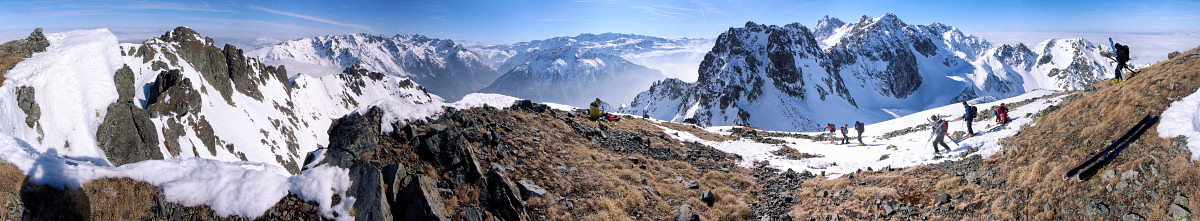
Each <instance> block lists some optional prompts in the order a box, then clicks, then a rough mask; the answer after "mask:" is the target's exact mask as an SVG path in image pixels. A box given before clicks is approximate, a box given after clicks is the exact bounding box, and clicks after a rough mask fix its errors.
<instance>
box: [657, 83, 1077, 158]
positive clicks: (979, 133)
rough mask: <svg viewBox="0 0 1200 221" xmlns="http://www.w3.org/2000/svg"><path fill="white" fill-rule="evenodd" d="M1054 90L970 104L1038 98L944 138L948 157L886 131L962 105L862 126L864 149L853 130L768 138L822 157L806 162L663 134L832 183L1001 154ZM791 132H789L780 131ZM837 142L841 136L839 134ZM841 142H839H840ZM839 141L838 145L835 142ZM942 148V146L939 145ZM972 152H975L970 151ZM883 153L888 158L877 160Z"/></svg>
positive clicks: (1052, 101) (920, 139)
mask: <svg viewBox="0 0 1200 221" xmlns="http://www.w3.org/2000/svg"><path fill="white" fill-rule="evenodd" d="M1054 93H1055V92H1054V91H1046V90H1036V91H1033V92H1030V93H1026V94H1023V95H1019V96H1015V97H1011V98H1007V99H1003V100H999V101H993V102H989V103H981V104H975V105H974V106H975V107H976V108H978V109H980V110H987V109H990V108H992V107H994V106H997V105H999V104H1000V103H1006V104H1007V103H1014V102H1019V101H1023V100H1026V99H1031V98H1040V99H1038V100H1035V101H1033V102H1031V103H1029V104H1026V105H1024V106H1021V107H1018V108H1011V107H1010V110H1009V116H1010V117H1013V118H1015V119H1014V120H1013V121H1012V122H1011V123H1009V124H1008V125H1007V126H1004V127H1000V128H998V129H997V130H996V131H991V132H984V130H985V129H986V128H987V127H988V126H990V125H989V124H994V119H982V118H979V117H976V119H977V120H978V121H976V122H974V123H973V124H972V126H973V127H974V128H973V129H975V133H976V136H975V137H972V138H967V139H965V140H964V141H962V142H961V143H959V144H957V145H956V144H955V143H954V142H953V141H951V140H950V138H949V137H947V138H946V140H945V142H946V144H948V145H950V148H951V152H950V153H942V154H934V153H933V149H932V147H930V146H931V144H930V138H931V137H930V132H929V130H928V129H926V130H923V131H916V132H912V133H909V134H905V135H901V136H898V137H893V138H891V139H882V138H881V137H882V136H883V134H884V133H887V132H891V131H896V130H900V129H904V128H908V127H914V126H917V125H919V124H923V123H928V119H929V116H932V115H935V114H936V115H940V116H950V117H948V118H949V119H953V118H957V117H960V116H962V115H963V113H964V108H963V106H962V105H961V104H958V103H955V104H951V105H946V106H943V107H939V108H934V109H930V110H926V111H921V112H917V113H915V114H910V115H907V116H904V117H900V118H896V119H892V120H888V121H884V122H880V123H875V124H870V125H866V127H865V130H864V133H863V136H864V138H863V141H864V142H866V143H867V146H858V141H857V139H854V138H853V136H856V135H857V131H854V130H853V129H849V132H850V133H848V134H847V135H848V136H850V137H851V140H850V143H852V144H850V145H841V144H830V143H828V142H816V141H811V140H807V139H799V138H791V137H772V138H775V139H780V140H783V141H786V142H787V144H785V145H786V146H787V147H791V148H793V149H796V150H797V151H799V152H801V153H809V154H816V155H821V156H822V157H816V158H807V159H800V160H791V159H787V158H785V157H783V156H778V155H775V154H772V153H771V151H775V150H778V149H780V148H781V147H780V146H776V145H770V144H763V143H757V142H754V141H751V140H747V139H741V140H733V141H725V142H713V141H707V140H703V139H699V138H697V137H696V136H695V135H693V134H691V133H688V132H684V131H676V130H671V129H668V128H662V127H660V128H662V129H663V131H664V132H666V133H667V134H668V135H671V136H672V137H674V138H676V139H679V140H681V141H695V142H699V143H702V144H705V145H708V146H712V147H713V148H716V149H719V150H721V151H725V152H728V153H733V154H738V155H740V156H742V160H743V161H742V162H740V163H739V164H738V165H740V166H744V167H752V166H753V164H754V163H753V162H755V161H767V162H769V164H770V167H773V168H777V169H781V170H787V169H792V170H795V171H805V170H807V171H809V172H813V173H820V172H825V173H826V174H827V178H830V179H833V178H838V177H841V176H842V175H845V174H848V173H851V172H854V171H857V170H859V169H863V170H865V169H867V168H868V167H869V168H873V169H879V168H884V167H910V166H915V165H923V164H932V163H939V162H944V161H949V160H957V159H962V158H963V157H968V156H970V155H980V156H982V157H984V158H987V157H990V156H992V155H995V154H996V153H1000V152H1001V151H1004V147H1003V146H1001V145H1000V143H999V141H1000V140H1001V139H1004V138H1008V137H1011V136H1013V135H1016V133H1017V131H1018V130H1020V128H1021V127H1022V126H1024V125H1026V124H1029V123H1031V122H1033V120H1032V119H1030V118H1028V117H1025V115H1026V114H1031V113H1037V112H1039V111H1041V110H1044V109H1046V108H1047V107H1050V106H1052V105H1056V104H1058V102H1060V101H1061V100H1062V98H1063V97H1065V96H1066V95H1061V96H1056V97H1046V96H1048V95H1052V94H1054ZM949 123H950V130H949V131H950V132H949V133H951V134H952V133H954V131H966V128H965V127H966V126H965V124H966V122H965V121H962V120H957V121H950V122H949ZM836 124H837V125H838V126H839V127H840V126H842V125H843V124H850V125H851V126H852V125H853V122H844V123H843V122H837V123H836ZM731 128H733V127H732V126H722V127H709V128H706V130H708V131H710V132H714V133H718V134H722V135H730V134H731V133H730V132H729V130H730V129H731ZM780 133H789V132H780ZM793 134H806V135H813V136H819V135H824V134H825V133H822V132H804V133H793ZM838 136H839V139H840V136H841V135H840V134H838ZM839 141H840V140H839ZM839 143H840V142H839ZM888 145H895V146H896V149H894V150H890V149H887V146H888ZM939 149H940V147H939ZM972 150H974V151H975V152H969V151H972ZM884 155H887V156H888V157H887V158H886V159H881V157H882V156H884Z"/></svg>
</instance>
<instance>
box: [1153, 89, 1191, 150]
mask: <svg viewBox="0 0 1200 221" xmlns="http://www.w3.org/2000/svg"><path fill="white" fill-rule="evenodd" d="M1158 136H1159V137H1163V138H1173V137H1176V136H1184V137H1187V143H1188V145H1187V146H1188V150H1191V151H1192V161H1196V160H1200V90H1196V92H1195V93H1192V95H1188V96H1187V97H1184V98H1183V99H1182V100H1179V101H1176V102H1174V103H1171V106H1170V107H1168V108H1167V110H1165V111H1163V113H1162V120H1160V121H1159V122H1158Z"/></svg>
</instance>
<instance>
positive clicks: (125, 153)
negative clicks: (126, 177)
mask: <svg viewBox="0 0 1200 221" xmlns="http://www.w3.org/2000/svg"><path fill="white" fill-rule="evenodd" d="M96 141H97V142H98V143H99V145H100V149H102V150H104V154H105V155H106V156H107V157H108V160H109V161H110V162H112V164H113V166H121V165H124V164H127V163H133V162H138V161H143V160H161V159H163V155H162V152H160V151H159V150H158V133H157V131H156V129H155V126H154V123H153V122H150V115H149V114H147V113H146V112H145V111H143V110H142V109H141V108H138V107H137V106H135V105H134V104H133V103H129V102H117V103H113V104H110V105H108V114H107V115H105V116H104V123H102V124H100V127H99V128H98V129H96Z"/></svg>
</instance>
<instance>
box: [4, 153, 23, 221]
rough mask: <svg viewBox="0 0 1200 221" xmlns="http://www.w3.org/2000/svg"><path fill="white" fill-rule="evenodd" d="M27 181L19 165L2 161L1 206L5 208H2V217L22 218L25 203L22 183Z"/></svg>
mask: <svg viewBox="0 0 1200 221" xmlns="http://www.w3.org/2000/svg"><path fill="white" fill-rule="evenodd" d="M24 181H25V172H22V171H21V169H20V168H17V166H15V165H12V164H9V163H7V162H3V161H0V206H2V208H5V209H9V210H15V211H11V213H10V212H9V210H4V209H0V219H3V220H21V218H22V217H21V212H20V210H23V208H24V205H23V203H22V202H21V201H20V199H19V197H20V194H21V192H20V191H21V185H22V184H23V183H24Z"/></svg>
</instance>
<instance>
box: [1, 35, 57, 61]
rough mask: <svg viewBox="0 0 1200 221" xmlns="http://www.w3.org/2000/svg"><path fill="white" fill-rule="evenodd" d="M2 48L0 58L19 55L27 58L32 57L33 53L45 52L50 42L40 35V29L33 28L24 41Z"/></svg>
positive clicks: (6, 44) (14, 42)
mask: <svg viewBox="0 0 1200 221" xmlns="http://www.w3.org/2000/svg"><path fill="white" fill-rule="evenodd" d="M4 46H5V47H0V57H4V56H8V55H20V56H22V57H26V58H28V57H30V56H33V53H36V52H43V51H46V48H47V47H50V41H47V40H46V36H45V35H42V28H35V29H33V32H31V33H29V36H28V37H25V39H19V40H14V41H11V42H7V43H5V45H4Z"/></svg>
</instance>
